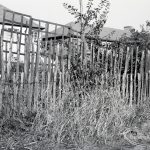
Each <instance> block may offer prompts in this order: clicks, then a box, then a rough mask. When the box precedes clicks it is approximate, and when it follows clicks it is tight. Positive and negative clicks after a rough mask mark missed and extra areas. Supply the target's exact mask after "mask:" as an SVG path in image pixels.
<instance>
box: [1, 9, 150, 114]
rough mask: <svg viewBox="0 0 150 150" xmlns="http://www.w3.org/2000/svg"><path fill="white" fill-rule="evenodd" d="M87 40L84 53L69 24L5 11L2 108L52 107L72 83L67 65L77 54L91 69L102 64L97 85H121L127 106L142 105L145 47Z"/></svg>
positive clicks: (149, 91)
mask: <svg viewBox="0 0 150 150" xmlns="http://www.w3.org/2000/svg"><path fill="white" fill-rule="evenodd" d="M16 18H17V19H16ZM60 28H61V30H59V35H58V34H57V29H60ZM66 30H68V31H69V32H68V34H67V36H66V34H65V31H66ZM60 32H61V33H60ZM8 35H9V37H8ZM60 35H61V36H60ZM58 37H59V38H58ZM89 41H90V44H89V47H88V51H89V53H88V54H86V56H85V53H84V51H86V50H84V51H83V47H82V41H81V40H80V33H79V32H77V31H75V30H73V29H71V28H70V27H69V26H65V25H60V24H55V23H51V22H47V21H43V20H38V19H35V18H32V17H31V16H28V15H25V14H21V13H17V12H13V11H9V10H5V11H4V15H3V24H2V29H1V41H0V42H1V53H0V70H1V81H0V82H1V83H0V110H2V109H4V111H5V112H6V114H10V113H12V111H13V113H14V112H21V111H26V110H25V109H26V108H27V109H28V110H35V111H37V110H38V109H40V108H41V107H44V108H45V109H47V108H51V107H55V105H56V104H57V103H59V99H60V98H61V97H62V96H63V93H64V90H65V88H66V85H68V84H69V83H70V79H71V77H70V68H71V64H74V63H77V62H76V59H75V58H76V57H77V56H79V59H80V60H81V61H83V63H81V65H83V66H86V67H88V65H87V64H86V63H87V62H88V63H90V66H92V68H96V66H97V64H101V65H100V66H99V70H102V71H101V74H99V75H98V76H96V81H97V82H96V83H95V84H97V86H101V87H103V88H106V89H107V88H108V87H116V86H117V87H119V89H120V93H121V95H122V97H123V98H126V99H127V102H128V103H129V104H130V105H133V104H138V105H140V104H141V103H143V102H144V101H145V100H147V98H149V96H150V88H149V87H150V75H149V72H148V70H149V66H148V65H147V62H148V60H149V59H148V50H147V48H145V49H143V50H142V51H141V49H140V45H138V44H136V43H134V44H131V45H126V44H121V43H118V42H117V44H115V47H114V46H112V45H109V46H108V45H107V41H106V45H105V46H102V45H99V46H97V45H94V42H93V39H90V40H89ZM109 43H112V41H111V42H110V41H109ZM78 54H79V55H78ZM83 56H84V57H83ZM87 56H88V59H87ZM87 79H88V78H87ZM108 79H109V80H108ZM110 80H111V81H110ZM25 106H26V107H25Z"/></svg>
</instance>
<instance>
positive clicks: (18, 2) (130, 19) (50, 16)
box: [0, 0, 150, 29]
mask: <svg viewBox="0 0 150 150" xmlns="http://www.w3.org/2000/svg"><path fill="white" fill-rule="evenodd" d="M94 1H95V3H97V2H98V1H99V0H94ZM64 2H68V3H70V4H72V5H75V6H77V7H78V6H79V0H0V4H2V5H4V6H5V7H7V8H9V9H11V10H14V11H17V12H21V13H25V14H28V15H31V16H32V17H34V18H37V19H42V20H47V21H50V22H56V23H60V24H66V23H68V22H70V21H73V20H74V18H73V16H71V15H70V14H68V12H67V10H66V9H65V8H64V7H63V5H62V4H63V3H64ZM86 2H87V0H83V4H84V5H86ZM110 2H111V6H110V13H109V15H108V21H107V23H106V25H105V26H107V27H113V28H119V29H123V27H124V26H128V25H129V26H133V27H135V28H136V29H139V27H140V25H141V24H145V22H146V20H150V0H110Z"/></svg>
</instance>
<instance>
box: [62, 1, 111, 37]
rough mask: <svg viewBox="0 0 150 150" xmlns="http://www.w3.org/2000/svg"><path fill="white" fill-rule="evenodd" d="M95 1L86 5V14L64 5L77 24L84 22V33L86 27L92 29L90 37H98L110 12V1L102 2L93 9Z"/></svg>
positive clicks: (89, 33)
mask: <svg viewBox="0 0 150 150" xmlns="http://www.w3.org/2000/svg"><path fill="white" fill-rule="evenodd" d="M93 4H94V0H88V3H87V5H86V8H87V10H86V12H85V13H83V14H82V12H80V11H79V10H78V9H77V8H75V7H74V6H72V5H69V4H67V3H64V4H63V5H64V7H65V8H66V9H67V10H68V12H69V13H70V14H71V15H74V17H75V18H76V23H79V22H81V20H83V22H82V24H81V25H82V31H81V32H82V33H83V34H84V32H85V29H86V27H91V30H90V31H89V32H88V35H93V36H98V35H99V33H100V31H101V29H102V27H103V26H104V24H105V23H106V20H107V14H108V12H109V6H110V2H109V0H100V2H99V4H98V5H97V7H96V8H93Z"/></svg>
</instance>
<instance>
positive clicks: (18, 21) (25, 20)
mask: <svg viewBox="0 0 150 150" xmlns="http://www.w3.org/2000/svg"><path fill="white" fill-rule="evenodd" d="M5 10H7V13H6V16H5V18H6V19H7V20H8V21H5V24H7V25H12V21H11V20H12V16H13V11H12V10H10V9H9V8H7V7H5V6H3V5H1V4H0V24H2V23H3V21H4V20H3V15H4V11H5ZM26 16H27V17H25V16H23V24H22V26H25V27H27V26H28V27H29V22H30V19H29V17H30V16H28V15H26ZM9 20H10V21H9ZM14 22H15V23H14V25H15V26H20V24H21V14H19V13H17V12H15V16H14ZM32 27H33V28H38V27H39V25H38V24H36V23H34V22H33V23H32ZM40 28H41V29H43V27H40Z"/></svg>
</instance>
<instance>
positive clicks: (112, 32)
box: [49, 22, 131, 41]
mask: <svg viewBox="0 0 150 150" xmlns="http://www.w3.org/2000/svg"><path fill="white" fill-rule="evenodd" d="M65 26H68V27H70V28H71V29H72V30H70V31H71V32H70V33H71V34H74V33H75V32H74V31H77V32H80V31H81V25H80V23H76V24H75V23H74V22H70V23H68V24H66V25H65ZM63 30H64V31H63ZM89 30H90V28H86V29H85V33H88V32H89ZM52 32H54V31H52ZM63 33H64V34H63ZM68 33H69V28H64V29H63V28H58V29H57V30H56V36H57V37H59V36H63V35H64V36H68ZM75 34H76V33H75ZM123 35H126V36H127V37H129V36H131V32H130V31H129V30H121V29H115V28H109V27H104V28H103V29H102V31H101V33H100V35H99V36H100V38H101V39H103V40H112V41H117V40H119V39H120V38H121V37H122V36H123ZM51 37H53V36H52V35H51V36H49V38H51Z"/></svg>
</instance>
